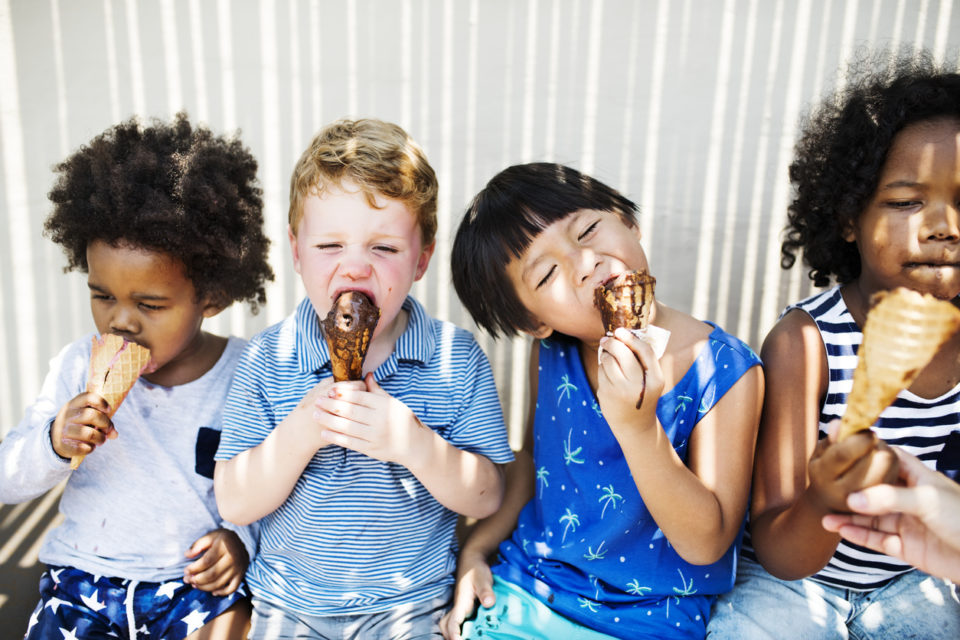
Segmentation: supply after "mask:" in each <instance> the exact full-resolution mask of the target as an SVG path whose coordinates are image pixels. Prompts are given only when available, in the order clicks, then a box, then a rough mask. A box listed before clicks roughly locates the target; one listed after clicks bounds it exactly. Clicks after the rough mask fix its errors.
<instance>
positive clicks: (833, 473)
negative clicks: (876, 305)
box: [751, 311, 897, 580]
mask: <svg viewBox="0 0 960 640" xmlns="http://www.w3.org/2000/svg"><path fill="white" fill-rule="evenodd" d="M762 353H763V358H764V362H765V363H766V365H767V379H768V381H769V388H770V395H769V396H768V397H769V399H770V400H769V401H768V402H767V404H766V406H765V407H764V414H763V418H762V420H761V426H760V438H759V447H758V453H757V464H756V468H755V470H754V496H753V505H752V514H753V517H752V521H751V534H752V538H753V544H754V548H755V549H756V552H757V557H758V558H759V559H760V562H761V563H762V564H763V566H764V567H765V568H766V569H767V571H769V572H770V573H772V574H773V575H775V576H777V577H779V578H782V579H785V580H796V579H799V578H803V577H806V576H809V575H813V574H814V573H816V572H818V571H819V570H820V569H822V568H823V567H824V566H825V565H826V564H827V563H828V562H829V561H830V558H831V557H832V556H833V554H834V553H835V552H836V549H837V544H838V543H839V542H840V536H839V535H838V534H836V533H834V532H832V531H827V530H826V529H824V528H823V524H822V519H823V516H824V515H826V514H828V513H831V512H836V511H846V510H847V505H846V499H847V496H848V495H849V494H850V493H851V492H854V491H857V490H859V489H862V488H864V487H869V486H872V485H875V484H877V483H879V482H884V481H890V480H892V479H893V478H895V477H896V473H897V464H896V455H895V454H894V453H893V450H892V449H891V448H890V447H888V446H887V445H886V444H885V443H883V442H882V441H880V440H879V439H878V438H877V436H876V434H875V433H874V432H873V431H863V432H861V433H858V434H856V435H853V436H851V437H848V438H846V439H845V440H843V441H842V442H838V443H834V442H832V441H831V440H827V439H823V440H819V441H818V432H819V413H820V401H821V398H822V397H823V396H824V394H825V393H826V390H827V379H828V372H827V362H826V354H825V351H824V348H823V342H822V340H821V338H820V334H819V332H818V331H817V329H816V325H815V324H814V323H813V320H812V319H810V317H809V316H807V315H806V314H805V313H803V312H800V311H794V312H791V313H789V314H787V315H786V316H785V317H784V318H783V320H781V321H780V322H779V323H777V326H775V327H774V329H773V330H772V331H771V332H770V335H769V336H768V337H767V339H766V340H765V341H764V346H763V351H762Z"/></svg>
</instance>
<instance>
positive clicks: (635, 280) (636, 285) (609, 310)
mask: <svg viewBox="0 0 960 640" xmlns="http://www.w3.org/2000/svg"><path fill="white" fill-rule="evenodd" d="M656 285H657V279H656V278H654V277H653V276H651V275H650V274H649V273H646V272H644V271H627V272H625V273H621V274H619V275H617V276H616V277H614V278H611V279H610V280H608V281H607V282H605V283H603V284H602V285H600V286H598V287H597V288H596V289H594V290H593V305H594V306H595V307H596V308H597V309H599V310H600V317H601V318H602V319H603V329H604V332H605V333H606V334H607V335H608V336H612V335H613V332H614V331H616V330H617V329H618V328H620V327H623V328H625V329H630V330H631V331H641V332H645V331H646V330H647V326H648V325H649V324H650V312H651V310H652V309H653V301H654V296H653V290H654V288H655V287H656ZM638 335H639V334H638ZM646 388H647V372H646V369H644V371H643V386H642V387H641V388H640V397H639V398H638V399H637V408H638V409H639V408H640V405H641V404H643V394H644V392H645V391H646Z"/></svg>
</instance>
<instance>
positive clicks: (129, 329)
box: [110, 307, 140, 335]
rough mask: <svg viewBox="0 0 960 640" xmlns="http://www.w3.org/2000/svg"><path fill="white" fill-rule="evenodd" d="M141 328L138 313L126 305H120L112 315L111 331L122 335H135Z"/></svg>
mask: <svg viewBox="0 0 960 640" xmlns="http://www.w3.org/2000/svg"><path fill="white" fill-rule="evenodd" d="M139 330H140V323H139V322H138V321H137V317H136V313H134V312H133V311H132V310H130V309H128V308H126V307H118V308H117V310H116V311H114V313H113V315H112V316H110V331H111V332H113V333H118V334H120V335H133V334H136V333H137V332H138V331H139Z"/></svg>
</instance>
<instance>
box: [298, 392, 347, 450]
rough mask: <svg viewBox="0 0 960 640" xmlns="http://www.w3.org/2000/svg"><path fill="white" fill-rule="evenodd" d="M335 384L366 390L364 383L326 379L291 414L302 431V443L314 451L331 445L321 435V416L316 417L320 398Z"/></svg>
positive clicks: (300, 436)
mask: <svg viewBox="0 0 960 640" xmlns="http://www.w3.org/2000/svg"><path fill="white" fill-rule="evenodd" d="M335 384H336V385H338V386H344V385H346V386H353V387H354V388H356V389H359V390H364V389H366V386H365V385H364V384H363V382H362V381H355V382H334V381H333V378H324V379H323V380H321V381H320V382H318V383H317V384H315V385H314V386H313V388H312V389H310V391H308V392H307V393H306V395H305V396H303V398H301V399H300V402H298V403H297V406H296V408H295V409H294V410H293V411H291V412H290V413H291V416H290V417H291V418H294V419H295V424H296V425H297V426H296V428H297V429H298V430H299V431H300V434H299V438H300V442H303V443H305V444H309V446H310V447H311V449H312V450H313V451H318V450H320V449H322V448H323V447H325V446H327V445H328V444H330V442H329V441H328V440H324V439H323V438H322V437H321V435H320V434H321V433H322V431H323V423H322V422H318V420H317V419H318V417H319V416H317V415H316V414H317V409H316V405H317V402H318V401H319V400H320V398H323V397H325V396H326V395H327V394H328V393H329V392H330V389H331V388H332V387H333V386H334V385H335Z"/></svg>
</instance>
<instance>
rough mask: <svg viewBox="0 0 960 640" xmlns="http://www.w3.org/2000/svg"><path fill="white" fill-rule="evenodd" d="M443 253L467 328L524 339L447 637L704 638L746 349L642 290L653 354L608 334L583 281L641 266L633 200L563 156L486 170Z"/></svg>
mask: <svg viewBox="0 0 960 640" xmlns="http://www.w3.org/2000/svg"><path fill="white" fill-rule="evenodd" d="M452 263H453V264H452V266H453V275H454V285H455V287H456V289H457V294H458V295H459V296H460V299H461V300H462V301H463V304H464V305H465V306H466V308H467V310H468V311H469V312H470V314H471V315H472V316H473V318H474V319H475V320H476V321H477V323H478V324H479V325H480V326H482V327H484V328H485V329H486V330H487V331H489V332H490V333H491V334H493V335H497V334H498V333H500V332H503V333H506V334H508V335H511V334H515V333H517V332H520V331H522V332H525V333H527V334H529V335H531V336H533V337H534V338H536V340H535V341H534V344H533V349H532V352H531V364H530V413H529V418H528V424H527V432H526V440H525V444H524V448H523V451H522V452H521V453H520V454H518V456H517V462H516V463H514V465H513V466H511V468H510V469H509V470H508V475H507V482H508V484H507V494H506V496H505V498H504V504H503V507H501V509H500V510H499V511H498V512H497V513H496V514H495V515H494V516H493V517H491V518H488V519H486V520H484V521H482V522H480V523H479V524H478V525H477V527H476V528H475V529H474V530H473V531H472V533H471V535H470V537H469V538H468V539H467V541H466V542H465V543H464V547H463V551H462V552H461V554H460V562H459V567H458V580H457V593H456V596H455V599H454V604H453V608H452V609H451V611H450V613H449V614H448V615H447V616H446V618H445V619H444V621H443V623H442V627H441V628H442V631H443V632H444V635H445V636H446V637H447V638H451V639H452V638H461V637H462V638H471V639H473V638H475V639H478V640H482V639H483V638H526V639H543V640H553V639H555V638H564V639H570V640H574V639H577V640H588V639H589V640H599V639H601V638H611V637H616V638H631V639H633V638H703V635H704V632H705V628H706V622H707V618H708V617H709V614H710V605H711V604H712V602H713V600H714V599H715V597H716V594H718V593H722V592H724V591H726V590H728V589H730V587H731V586H733V579H734V569H735V567H736V555H737V547H738V541H739V539H740V534H741V532H742V531H743V526H744V520H745V517H746V511H747V503H748V495H749V489H750V471H749V470H750V468H751V466H752V462H753V450H754V443H755V440H756V429H757V421H758V420H759V418H760V406H761V403H762V400H763V374H762V372H761V370H760V366H759V364H760V361H759V359H758V358H757V356H756V355H755V354H754V353H753V351H751V350H750V348H749V347H747V346H746V345H745V344H743V343H742V342H741V341H739V340H737V339H736V338H735V337H733V336H731V335H730V334H728V333H726V332H725V331H723V330H722V329H720V328H719V327H717V326H715V325H711V324H709V323H706V322H701V321H699V320H697V319H695V318H693V317H691V316H689V315H687V314H686V313H683V312H681V311H678V310H676V309H671V308H670V307H668V306H666V305H664V304H662V303H661V302H659V301H657V300H656V299H654V301H653V302H652V304H651V317H650V323H651V324H652V325H654V326H655V327H657V328H659V329H661V330H666V331H668V332H669V340H668V342H667V343H666V346H665V350H664V352H663V354H662V356H661V357H659V358H658V356H657V355H656V354H655V352H654V350H653V349H652V348H651V346H650V345H649V344H647V343H646V342H644V341H643V340H641V339H640V338H638V337H637V336H635V335H634V334H632V333H631V332H630V331H627V330H626V329H624V328H618V329H617V330H616V332H615V333H614V335H612V336H609V335H605V330H604V324H603V322H602V321H601V314H600V310H599V309H597V308H596V307H595V306H594V290H595V289H596V288H597V287H598V286H599V285H602V284H605V283H607V282H608V281H609V280H611V278H613V277H615V276H617V275H618V274H622V273H625V272H628V271H647V270H648V264H647V258H646V254H645V253H644V250H643V247H642V246H641V242H640V230H639V226H638V224H637V220H636V205H634V203H633V202H631V201H630V200H629V199H627V198H625V197H624V196H623V195H621V194H620V193H617V192H616V191H615V190H614V189H611V188H610V187H608V186H607V185H605V184H603V183H601V182H600V181H598V180H595V179H593V178H591V177H590V176H586V175H583V174H581V173H580V172H578V171H576V170H575V169H571V168H570V167H565V166H562V165H558V164H552V163H533V164H525V165H517V166H513V167H509V168H507V169H504V170H503V171H501V172H500V173H498V174H497V175H496V176H494V177H493V178H492V179H491V180H490V182H488V183H487V185H486V186H485V187H484V189H483V190H482V191H481V192H480V193H479V194H478V195H477V196H476V198H475V199H474V201H473V204H472V205H471V206H470V208H469V209H468V211H467V213H466V215H465V216H464V218H463V220H462V222H461V223H460V228H459V229H458V231H457V235H456V239H455V241H454V246H453V258H452ZM495 551H499V561H498V562H497V563H496V564H494V566H493V567H492V568H491V567H490V566H488V564H487V562H488V560H487V559H488V557H489V556H490V555H491V554H492V553H494V552H495ZM477 600H479V601H480V602H481V604H482V605H483V608H482V609H481V610H480V611H478V612H477V614H476V616H475V617H474V618H473V619H469V620H467V621H466V623H465V624H463V628H462V631H461V623H463V622H464V620H465V619H466V618H467V617H468V616H469V615H470V613H471V611H472V610H473V608H474V606H475V603H476V601H477Z"/></svg>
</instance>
